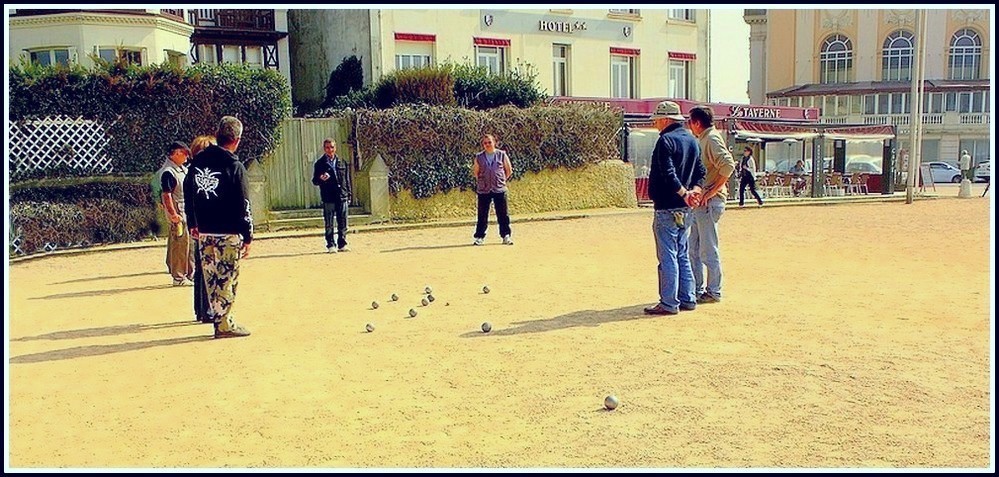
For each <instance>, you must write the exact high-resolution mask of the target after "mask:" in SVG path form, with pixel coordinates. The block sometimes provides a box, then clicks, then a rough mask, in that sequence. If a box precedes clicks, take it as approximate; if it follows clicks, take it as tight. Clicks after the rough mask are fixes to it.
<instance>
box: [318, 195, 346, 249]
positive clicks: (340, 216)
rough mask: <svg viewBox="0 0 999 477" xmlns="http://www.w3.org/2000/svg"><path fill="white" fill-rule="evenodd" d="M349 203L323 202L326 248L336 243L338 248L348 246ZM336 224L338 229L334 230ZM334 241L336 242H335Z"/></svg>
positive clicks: (344, 201) (342, 201) (343, 201)
mask: <svg viewBox="0 0 999 477" xmlns="http://www.w3.org/2000/svg"><path fill="white" fill-rule="evenodd" d="M347 205H348V203H347V201H346V200H341V201H340V202H323V222H325V223H326V247H332V246H333V244H334V243H336V247H337V248H344V247H346V246H347V237H346V235H347ZM334 224H335V225H336V229H334V228H333V226H334ZM334 232H335V234H334ZM334 239H335V240H336V242H334Z"/></svg>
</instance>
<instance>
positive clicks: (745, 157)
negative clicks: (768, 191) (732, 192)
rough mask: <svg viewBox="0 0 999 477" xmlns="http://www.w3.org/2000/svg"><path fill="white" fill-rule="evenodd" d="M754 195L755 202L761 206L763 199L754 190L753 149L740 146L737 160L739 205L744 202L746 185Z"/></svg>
mask: <svg viewBox="0 0 999 477" xmlns="http://www.w3.org/2000/svg"><path fill="white" fill-rule="evenodd" d="M747 186H748V187H749V191H750V192H752V193H753V197H756V202H757V203H758V204H759V205H760V207H763V199H762V198H760V194H759V193H757V192H756V160H755V159H753V149H752V148H750V147H749V146H746V147H744V148H742V160H741V161H740V162H739V207H742V206H743V205H745V204H746V187H747Z"/></svg>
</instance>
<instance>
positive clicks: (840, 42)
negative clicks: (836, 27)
mask: <svg viewBox="0 0 999 477" xmlns="http://www.w3.org/2000/svg"><path fill="white" fill-rule="evenodd" d="M819 63H820V65H821V73H820V75H821V78H819V80H820V82H821V83H846V82H849V81H850V77H851V76H852V75H851V72H852V70H853V45H852V43H850V39H849V38H847V37H845V36H843V35H839V34H836V35H832V36H830V37H829V38H827V39H826V41H825V42H824V43H823V44H822V52H821V53H819Z"/></svg>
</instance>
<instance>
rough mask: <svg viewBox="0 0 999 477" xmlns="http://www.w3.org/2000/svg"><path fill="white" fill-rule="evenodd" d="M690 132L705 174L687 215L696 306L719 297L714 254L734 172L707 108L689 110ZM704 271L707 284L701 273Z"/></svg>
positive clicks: (718, 273)
mask: <svg viewBox="0 0 999 477" xmlns="http://www.w3.org/2000/svg"><path fill="white" fill-rule="evenodd" d="M688 124H689V125H690V130H691V131H693V133H694V135H696V136H697V141H698V143H699V145H700V148H701V162H702V163H704V167H705V170H706V173H705V176H704V194H703V195H702V197H701V200H700V204H699V205H698V206H696V207H694V210H693V212H692V213H691V219H692V222H693V224H692V228H691V230H690V262H691V265H692V266H693V269H694V284H695V286H696V288H697V303H717V302H719V301H721V297H722V289H721V284H722V266H721V254H720V253H719V251H718V220H720V219H721V216H722V214H723V213H724V212H725V198H726V197H727V196H728V188H727V186H726V184H727V183H728V177H729V176H731V175H732V172H733V171H735V160H734V159H732V153H731V152H729V150H728V146H726V145H725V138H724V136H722V134H721V133H720V132H718V130H717V129H715V127H714V114H713V112H712V111H711V108H710V107H707V106H697V107H695V108H692V109H691V110H690V120H689V121H688ZM705 268H707V270H708V276H707V280H706V281H705V279H704V269H705Z"/></svg>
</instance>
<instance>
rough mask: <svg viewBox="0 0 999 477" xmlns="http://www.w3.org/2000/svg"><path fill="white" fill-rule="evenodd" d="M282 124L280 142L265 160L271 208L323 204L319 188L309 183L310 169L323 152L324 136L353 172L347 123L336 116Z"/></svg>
mask: <svg viewBox="0 0 999 477" xmlns="http://www.w3.org/2000/svg"><path fill="white" fill-rule="evenodd" d="M281 127H282V128H283V129H282V136H281V137H282V140H281V144H280V145H279V146H278V147H277V148H276V149H275V150H274V152H272V153H271V154H270V155H269V156H268V157H267V158H266V159H265V160H264V167H265V171H266V174H267V188H268V197H269V204H268V205H269V208H270V210H295V209H310V208H317V207H322V200H321V199H320V197H319V188H318V187H316V186H314V185H312V168H313V164H314V163H315V162H316V159H318V158H319V156H321V155H322V154H323V139H324V138H327V137H332V138H333V139H335V140H336V142H337V156H339V157H340V158H341V159H343V160H345V161H349V163H350V164H351V167H350V168H348V169H349V170H350V172H351V174H352V178H353V175H354V168H353V163H354V151H353V147H352V146H351V145H350V144H349V143H348V141H347V139H348V138H349V137H350V127H351V125H350V123H349V122H348V121H347V120H338V119H328V118H323V119H301V118H292V119H288V120H286V121H285V122H284V123H283V124H282V125H281Z"/></svg>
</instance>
